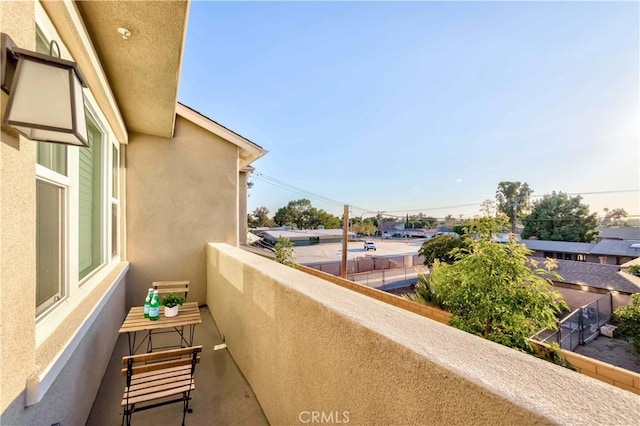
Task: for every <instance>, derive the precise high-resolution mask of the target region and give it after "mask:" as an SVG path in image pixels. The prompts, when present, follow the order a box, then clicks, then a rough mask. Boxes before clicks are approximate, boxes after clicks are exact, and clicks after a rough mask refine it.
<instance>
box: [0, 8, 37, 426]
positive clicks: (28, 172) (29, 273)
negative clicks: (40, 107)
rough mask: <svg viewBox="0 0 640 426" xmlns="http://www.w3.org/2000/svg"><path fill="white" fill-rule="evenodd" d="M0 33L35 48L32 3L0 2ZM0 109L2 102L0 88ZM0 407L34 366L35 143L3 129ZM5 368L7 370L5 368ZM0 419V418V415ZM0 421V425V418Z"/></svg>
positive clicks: (4, 99)
mask: <svg viewBox="0 0 640 426" xmlns="http://www.w3.org/2000/svg"><path fill="white" fill-rule="evenodd" d="M0 17H1V18H0V19H1V21H0V22H1V28H2V31H3V32H5V33H7V34H10V35H11V37H12V39H13V40H14V41H15V42H16V43H20V44H22V45H24V46H27V47H31V48H33V46H35V38H34V33H35V21H34V18H33V17H34V6H33V4H31V3H28V2H19V3H18V2H11V3H2V4H0ZM0 94H1V96H2V112H4V107H5V105H6V102H7V100H8V96H7V95H6V94H5V93H4V92H0ZM0 137H1V141H0V289H1V292H2V297H3V300H11V301H12V303H9V304H8V303H2V304H0V363H1V364H0V403H1V405H0V409H1V410H4V409H5V408H6V407H7V406H8V405H9V404H10V403H11V402H12V401H13V400H14V399H15V398H16V397H17V396H18V395H19V394H20V393H21V392H22V391H23V390H24V387H25V383H26V380H27V378H28V377H29V375H30V374H31V373H32V371H33V370H34V366H35V351H34V348H35V306H34V303H33V298H30V297H25V295H30V294H35V269H34V267H33V265H34V264H35V250H36V247H35V220H34V218H35V185H34V182H35V168H34V166H33V165H34V163H35V143H34V142H31V141H29V140H26V139H24V138H22V139H20V138H18V136H16V135H15V134H14V133H13V132H11V131H10V129H8V128H4V127H3V128H2V133H1V135H0ZM8 366H11V368H7V367H8ZM0 420H1V418H0ZM0 423H2V422H1V421H0Z"/></svg>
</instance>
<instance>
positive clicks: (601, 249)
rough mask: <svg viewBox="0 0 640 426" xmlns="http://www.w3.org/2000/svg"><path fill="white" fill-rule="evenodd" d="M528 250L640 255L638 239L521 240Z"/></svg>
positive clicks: (639, 241)
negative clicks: (585, 240)
mask: <svg viewBox="0 0 640 426" xmlns="http://www.w3.org/2000/svg"><path fill="white" fill-rule="evenodd" d="M522 243H523V244H524V245H525V246H527V248H528V249H530V250H537V251H549V252H560V253H583V254H594V255H607V256H627V257H638V256H640V246H633V245H634V244H636V245H637V244H640V240H607V239H605V240H600V241H599V242H597V243H573V242H568V241H548V240H522Z"/></svg>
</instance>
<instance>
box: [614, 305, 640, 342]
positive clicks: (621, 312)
mask: <svg viewBox="0 0 640 426" xmlns="http://www.w3.org/2000/svg"><path fill="white" fill-rule="evenodd" d="M613 318H614V319H615V321H616V323H617V325H618V328H617V329H616V333H619V334H620V335H621V336H624V337H632V338H633V347H634V348H635V350H636V352H638V353H640V293H636V294H634V295H633V296H631V304H630V305H627V306H620V307H619V308H618V309H616V310H615V312H614V313H613Z"/></svg>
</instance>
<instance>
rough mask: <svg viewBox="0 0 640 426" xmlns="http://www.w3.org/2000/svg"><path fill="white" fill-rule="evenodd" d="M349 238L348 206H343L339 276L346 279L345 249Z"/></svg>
mask: <svg viewBox="0 0 640 426" xmlns="http://www.w3.org/2000/svg"><path fill="white" fill-rule="evenodd" d="M348 237H349V205H348V204H345V205H344V214H343V216H342V265H341V266H342V267H341V268H340V275H341V276H342V278H347V249H348V247H349V244H348V241H347V238H348Z"/></svg>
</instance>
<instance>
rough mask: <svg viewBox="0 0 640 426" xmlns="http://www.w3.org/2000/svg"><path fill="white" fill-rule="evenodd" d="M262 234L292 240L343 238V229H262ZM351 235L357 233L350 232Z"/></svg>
mask: <svg viewBox="0 0 640 426" xmlns="http://www.w3.org/2000/svg"><path fill="white" fill-rule="evenodd" d="M260 234H262V235H268V236H270V237H272V238H273V239H278V238H280V237H285V238H289V239H290V240H301V239H302V240H304V239H307V238H342V229H304V230H302V229H288V230H284V229H269V230H266V231H261V232H260ZM349 235H351V236H353V235H355V234H354V233H353V232H349Z"/></svg>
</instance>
